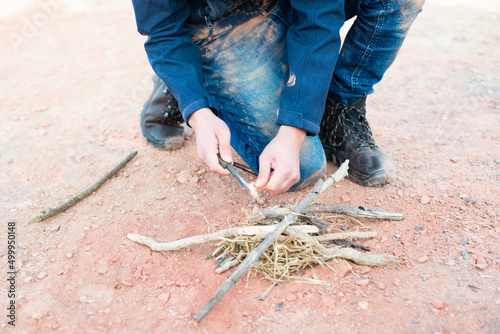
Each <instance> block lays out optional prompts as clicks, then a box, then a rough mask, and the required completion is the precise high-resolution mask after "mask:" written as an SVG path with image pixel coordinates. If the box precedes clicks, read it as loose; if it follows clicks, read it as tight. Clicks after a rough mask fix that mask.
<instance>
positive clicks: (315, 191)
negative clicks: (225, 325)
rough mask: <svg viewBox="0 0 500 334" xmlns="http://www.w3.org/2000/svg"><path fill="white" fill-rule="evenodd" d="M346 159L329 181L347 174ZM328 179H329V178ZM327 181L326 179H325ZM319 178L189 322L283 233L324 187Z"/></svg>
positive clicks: (199, 317)
mask: <svg viewBox="0 0 500 334" xmlns="http://www.w3.org/2000/svg"><path fill="white" fill-rule="evenodd" d="M347 168H348V160H346V161H345V162H344V163H343V164H342V165H341V166H340V168H339V169H338V170H337V172H336V173H335V174H334V175H332V176H331V180H332V181H331V182H328V183H329V184H333V183H335V182H339V181H340V180H341V179H342V178H344V177H345V175H347ZM329 180H330V179H329ZM325 182H327V181H325ZM325 182H323V181H322V180H321V179H320V180H318V182H316V184H315V185H314V187H313V189H312V190H311V191H310V192H309V194H307V196H306V197H304V199H302V201H300V202H299V203H298V204H297V205H296V206H295V207H294V208H293V209H292V211H291V212H290V213H288V214H287V215H286V216H285V218H283V220H282V221H281V222H280V223H279V224H278V226H277V227H276V229H275V230H274V231H273V232H272V233H271V234H269V236H268V237H267V238H266V239H264V240H263V241H262V242H261V243H260V245H259V246H257V247H256V248H255V249H254V250H253V251H252V252H251V253H250V254H248V256H247V257H246V258H245V260H244V261H243V262H242V263H241V264H240V265H239V266H238V268H237V269H236V270H235V271H234V272H233V273H232V274H231V275H230V276H229V277H228V278H227V279H226V280H225V281H224V282H223V283H222V285H221V286H220V287H219V289H217V291H216V292H215V294H214V295H213V296H212V297H211V298H210V300H209V301H208V302H207V303H206V304H205V306H203V307H202V309H201V310H200V311H198V313H196V314H195V315H194V316H193V318H192V319H191V323H193V324H197V323H198V322H200V321H201V320H203V318H204V317H205V316H206V315H207V314H208V313H209V312H210V311H211V310H212V309H213V308H214V307H215V305H217V303H218V302H219V300H221V298H222V297H224V295H225V294H226V293H227V292H228V291H229V290H230V289H231V288H232V287H233V285H234V284H235V283H236V282H237V281H238V280H239V279H240V278H241V276H242V275H243V274H244V273H245V272H246V271H247V270H248V269H249V268H250V267H251V266H252V265H253V264H254V262H255V261H257V260H258V259H259V258H260V256H261V255H262V253H264V251H265V250H266V249H267V248H269V246H271V244H272V243H273V242H274V241H275V240H276V238H277V237H278V236H279V235H280V234H281V233H283V231H284V230H285V229H286V228H287V227H288V225H290V224H291V223H292V222H293V221H294V220H295V218H296V216H297V214H298V213H301V212H302V211H303V210H304V209H305V208H306V207H307V206H308V205H309V204H310V203H312V202H313V201H314V200H315V199H316V198H317V197H318V195H319V194H320V193H321V192H322V191H324V190H325V189H326V187H324V183H325Z"/></svg>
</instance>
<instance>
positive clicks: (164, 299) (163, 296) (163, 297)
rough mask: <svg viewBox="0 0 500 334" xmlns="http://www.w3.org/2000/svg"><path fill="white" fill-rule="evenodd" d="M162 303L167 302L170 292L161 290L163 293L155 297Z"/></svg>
mask: <svg viewBox="0 0 500 334" xmlns="http://www.w3.org/2000/svg"><path fill="white" fill-rule="evenodd" d="M157 298H158V299H159V300H160V301H161V302H162V303H166V302H168V300H169V299H170V293H168V292H163V293H160V294H159V295H158V297H157Z"/></svg>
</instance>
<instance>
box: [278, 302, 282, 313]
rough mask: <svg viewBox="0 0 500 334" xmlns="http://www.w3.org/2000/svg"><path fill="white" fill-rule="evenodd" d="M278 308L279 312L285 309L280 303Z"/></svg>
mask: <svg viewBox="0 0 500 334" xmlns="http://www.w3.org/2000/svg"><path fill="white" fill-rule="evenodd" d="M277 308H278V311H281V309H283V303H279V304H278V305H277Z"/></svg>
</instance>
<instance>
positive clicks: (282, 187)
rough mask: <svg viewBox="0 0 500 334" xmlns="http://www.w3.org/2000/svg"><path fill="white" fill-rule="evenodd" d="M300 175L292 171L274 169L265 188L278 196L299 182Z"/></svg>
mask: <svg viewBox="0 0 500 334" xmlns="http://www.w3.org/2000/svg"><path fill="white" fill-rule="evenodd" d="M299 180H300V173H299V174H297V173H295V172H294V171H293V170H283V169H282V168H275V170H274V172H273V173H272V174H271V177H270V178H269V181H268V183H267V186H266V190H268V191H269V192H270V193H271V194H273V195H279V194H281V193H284V192H285V191H287V190H288V189H290V188H291V187H292V186H293V185H294V184H296V183H297V182H299Z"/></svg>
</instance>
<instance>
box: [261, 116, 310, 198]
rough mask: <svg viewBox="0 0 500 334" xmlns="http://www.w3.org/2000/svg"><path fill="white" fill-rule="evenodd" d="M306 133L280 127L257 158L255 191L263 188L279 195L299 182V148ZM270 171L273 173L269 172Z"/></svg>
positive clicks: (289, 127) (287, 127)
mask: <svg viewBox="0 0 500 334" xmlns="http://www.w3.org/2000/svg"><path fill="white" fill-rule="evenodd" d="M305 138H306V131H305V130H301V129H299V128H295V127H291V126H286V125H282V126H281V128H280V130H279V131H278V134H277V135H276V137H274V139H273V140H272V141H271V142H270V143H269V144H268V145H267V146H266V148H265V149H264V151H262V154H261V155H260V157H259V176H258V177H257V180H256V181H255V186H256V187H257V189H259V190H261V189H263V188H265V189H266V190H268V191H269V192H271V193H272V194H274V195H278V194H281V193H283V192H285V191H287V190H288V189H290V187H292V186H293V185H294V184H296V183H297V182H299V180H300V158H299V154H300V147H301V146H302V143H303V142H304V140H305ZM271 169H273V170H274V171H273V172H271Z"/></svg>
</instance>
